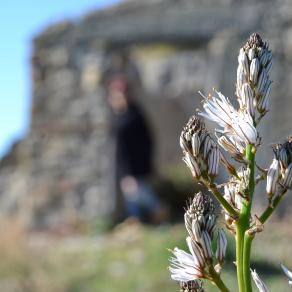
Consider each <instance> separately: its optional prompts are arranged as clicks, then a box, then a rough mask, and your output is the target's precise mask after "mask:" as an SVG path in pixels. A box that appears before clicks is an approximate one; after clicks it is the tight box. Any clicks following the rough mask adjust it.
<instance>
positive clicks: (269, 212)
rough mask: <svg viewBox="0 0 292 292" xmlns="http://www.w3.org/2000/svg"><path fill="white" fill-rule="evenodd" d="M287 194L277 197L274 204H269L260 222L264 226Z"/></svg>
mask: <svg viewBox="0 0 292 292" xmlns="http://www.w3.org/2000/svg"><path fill="white" fill-rule="evenodd" d="M284 194H285V192H283V193H282V194H281V195H279V196H278V197H276V198H275V199H274V201H273V202H271V203H270V204H269V206H268V207H267V208H266V210H265V211H264V212H263V214H262V215H261V216H260V218H259V220H260V221H261V223H262V224H264V223H265V222H266V221H267V220H268V219H269V217H270V216H271V215H272V213H273V212H274V210H275V209H276V208H277V206H278V205H279V203H280V202H281V200H282V198H283V196H284Z"/></svg>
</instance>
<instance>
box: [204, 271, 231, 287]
mask: <svg viewBox="0 0 292 292" xmlns="http://www.w3.org/2000/svg"><path fill="white" fill-rule="evenodd" d="M209 274H210V276H211V281H212V282H213V284H214V285H216V286H217V287H218V288H219V289H220V291H222V292H229V289H228V288H227V287H226V285H225V284H224V282H223V281H222V279H221V277H220V275H219V274H218V273H217V272H216V271H215V269H214V267H213V266H210V268H209Z"/></svg>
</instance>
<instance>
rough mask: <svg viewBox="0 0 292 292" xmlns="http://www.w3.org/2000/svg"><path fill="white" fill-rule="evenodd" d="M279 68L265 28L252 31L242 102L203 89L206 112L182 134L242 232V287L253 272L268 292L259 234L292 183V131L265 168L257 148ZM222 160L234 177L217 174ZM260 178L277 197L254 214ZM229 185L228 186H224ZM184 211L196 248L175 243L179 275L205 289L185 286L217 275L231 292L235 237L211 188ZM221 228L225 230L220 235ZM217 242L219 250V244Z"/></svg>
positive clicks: (194, 167) (198, 173)
mask: <svg viewBox="0 0 292 292" xmlns="http://www.w3.org/2000/svg"><path fill="white" fill-rule="evenodd" d="M271 67H272V53H271V51H270V50H269V47H268V44H267V43H265V42H263V41H262V39H261V37H260V36H259V35H258V34H256V33H254V34H252V35H251V36H250V38H249V40H248V41H247V42H246V44H245V45H244V46H243V47H242V48H241V49H240V51H239V56H238V68H237V79H236V81H237V82H236V92H235V94H236V97H237V98H236V99H237V102H238V106H237V107H235V106H234V105H233V103H231V102H230V100H229V98H227V97H225V96H224V95H223V94H222V93H221V92H219V91H215V94H214V96H212V95H211V94H209V95H208V96H204V95H203V94H201V93H200V94H201V95H202V97H203V99H204V100H203V108H204V111H202V112H201V111H199V115H198V116H196V115H193V116H192V117H191V118H190V119H189V121H188V123H187V124H186V126H185V127H184V128H183V130H182V133H181V135H180V146H181V148H182V151H183V161H184V162H185V163H186V165H187V167H188V168H189V170H190V172H191V174H192V177H193V178H194V180H195V181H196V182H197V183H198V184H200V185H203V186H205V187H206V188H207V189H208V190H209V191H210V192H211V193H212V194H213V196H214V197H215V198H216V199H217V200H218V202H219V203H220V207H221V208H222V211H223V212H222V213H223V214H224V219H225V223H226V228H227V229H228V230H229V231H230V232H231V234H232V235H234V238H235V241H236V270H237V282H238V290H239V292H252V279H253V281H254V283H255V284H256V286H257V288H258V289H259V291H260V292H266V291H268V289H267V287H266V285H265V284H264V282H263V281H262V280H261V278H260V277H259V276H258V274H257V273H256V271H255V270H251V266H250V262H251V251H252V243H253V240H254V239H255V238H256V234H257V233H258V232H261V231H263V227H264V224H265V223H266V222H267V220H268V219H269V217H270V216H271V215H272V213H273V212H274V210H275V209H276V208H277V206H278V205H279V203H280V202H281V200H282V199H283V197H284V194H285V193H286V192H287V191H288V190H292V137H289V138H287V139H286V140H285V141H284V142H282V143H278V144H276V145H274V147H273V151H274V157H273V159H272V163H271V165H270V167H269V169H268V170H266V169H263V168H259V167H258V166H257V163H256V152H257V149H258V148H259V146H260V142H261V140H262V139H261V137H260V133H259V131H258V129H257V126H258V124H259V122H260V121H261V120H262V118H263V117H264V116H265V115H266V113H268V111H269V99H270V91H271V84H272V81H271V80H270V77H269V72H270V70H271ZM203 118H205V119H208V120H211V121H213V122H215V123H216V124H217V126H218V129H216V130H215V137H216V138H215V137H214V136H213V135H211V133H210V132H209V131H208V130H207V129H206V127H205V123H204V120H203ZM224 151H225V152H227V153H228V154H229V157H230V158H231V159H234V160H236V161H237V162H238V163H240V164H241V166H240V168H238V169H236V168H235V166H234V164H233V162H232V160H230V159H227V158H226V157H225V155H224V154H223V152H224ZM220 164H221V165H222V166H224V168H225V170H226V172H227V174H228V175H229V178H228V180H227V181H226V182H224V183H222V184H220V185H218V184H217V183H216V178H217V176H218V174H219V170H220V169H219V166H220ZM256 168H257V169H256ZM256 171H259V172H260V175H259V174H258V173H256ZM259 180H266V196H267V198H268V202H269V204H268V206H267V207H266V209H264V211H263V213H262V214H261V215H260V216H259V217H258V216H257V215H256V214H253V213H252V212H253V209H252V205H253V200H254V197H255V188H256V185H257V182H258V181H259ZM221 186H222V187H224V192H222V191H221V190H220V187H221ZM184 218H185V226H186V230H187V232H188V237H187V239H186V241H187V245H188V248H189V250H190V253H186V252H184V251H182V250H180V249H178V248H175V249H174V250H173V252H172V253H173V255H174V256H173V257H172V258H171V259H170V262H171V266H170V272H171V277H172V279H174V280H176V281H179V282H180V283H181V285H182V286H181V287H195V286H197V287H199V288H200V290H199V288H198V289H197V288H196V289H195V288H192V290H190V289H189V290H186V289H188V288H186V289H185V288H184V290H181V291H204V290H203V288H202V286H201V284H200V285H198V283H197V282H196V281H200V282H199V283H202V282H203V280H209V281H211V282H212V283H213V284H214V285H216V286H217V288H218V289H219V290H220V291H225V292H226V291H229V290H228V288H227V286H226V285H225V283H224V282H223V281H222V279H221V270H222V268H223V266H224V261H225V255H226V248H227V239H226V236H225V233H224V231H223V228H219V227H218V226H217V220H216V219H217V216H215V213H214V205H213V203H212V199H211V197H210V196H209V194H208V193H202V192H199V193H197V194H196V195H195V196H194V198H193V200H192V202H191V203H190V206H189V207H188V209H187V210H186V212H185V217H184ZM214 234H217V240H215V237H214ZM215 241H216V247H217V248H216V253H214V252H213V249H212V246H214V245H215ZM286 272H287V271H286ZM289 275H290V272H289ZM291 277H292V276H291Z"/></svg>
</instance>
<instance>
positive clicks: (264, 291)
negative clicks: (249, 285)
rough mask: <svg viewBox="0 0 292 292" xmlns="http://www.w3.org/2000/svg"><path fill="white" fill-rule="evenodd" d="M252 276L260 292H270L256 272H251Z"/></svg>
mask: <svg viewBox="0 0 292 292" xmlns="http://www.w3.org/2000/svg"><path fill="white" fill-rule="evenodd" d="M251 275H252V278H253V280H254V282H255V284H256V286H257V287H258V289H259V291H260V292H268V291H269V290H268V288H267V286H266V285H265V283H264V282H263V281H262V280H261V278H260V277H259V275H258V274H257V272H256V270H251Z"/></svg>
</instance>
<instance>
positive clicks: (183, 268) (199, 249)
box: [169, 192, 227, 282]
mask: <svg viewBox="0 0 292 292" xmlns="http://www.w3.org/2000/svg"><path fill="white" fill-rule="evenodd" d="M184 218H185V226H186V229H187V231H188V234H189V236H188V237H187V238H186V241H187V245H188V248H189V250H190V252H191V254H189V253H186V252H185V251H183V250H181V249H178V248H175V249H174V250H173V251H172V253H173V255H174V257H172V258H171V259H170V261H171V266H170V268H169V269H170V272H171V277H172V279H174V280H176V281H180V282H189V281H193V280H196V279H199V278H208V279H212V277H213V275H212V273H210V267H212V268H214V258H216V262H217V266H216V270H217V271H218V272H219V269H220V267H221V266H222V264H223V263H224V259H225V254H226V247H227V240H226V237H225V233H224V231H223V230H222V229H218V238H217V250H216V254H215V255H214V253H213V250H212V240H213V237H214V227H215V223H216V216H215V213H214V204H213V202H212V199H211V198H210V197H209V196H208V195H206V194H203V193H201V192H199V193H197V194H196V195H195V197H194V199H193V201H192V203H191V204H190V206H189V208H188V209H187V210H186V212H185V216H184ZM214 271H215V270H214ZM215 273H217V272H215Z"/></svg>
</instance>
